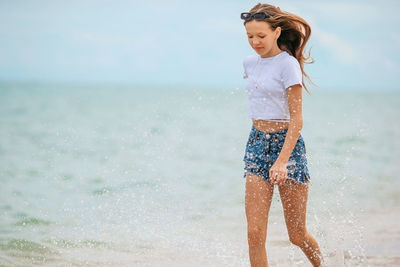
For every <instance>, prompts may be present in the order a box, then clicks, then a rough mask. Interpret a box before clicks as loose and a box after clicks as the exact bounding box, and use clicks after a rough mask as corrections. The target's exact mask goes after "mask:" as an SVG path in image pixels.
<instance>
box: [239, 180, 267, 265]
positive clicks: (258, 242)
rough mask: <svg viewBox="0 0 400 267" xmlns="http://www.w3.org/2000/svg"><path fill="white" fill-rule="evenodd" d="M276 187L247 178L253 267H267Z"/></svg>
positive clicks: (247, 211)
mask: <svg viewBox="0 0 400 267" xmlns="http://www.w3.org/2000/svg"><path fill="white" fill-rule="evenodd" d="M273 191H274V185H273V184H271V183H270V182H268V181H266V180H264V179H263V178H262V177H260V176H257V175H252V174H247V176H246V194H245V207H246V217H247V238H248V244H249V256H250V264H251V266H252V267H267V266H268V260H267V253H266V248H265V242H266V237H267V224H268V213H269V208H270V206H271V199H272V195H273Z"/></svg>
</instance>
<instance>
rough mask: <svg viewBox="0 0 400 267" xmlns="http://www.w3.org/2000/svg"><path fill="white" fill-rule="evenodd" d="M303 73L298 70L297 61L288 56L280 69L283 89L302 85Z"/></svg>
mask: <svg viewBox="0 0 400 267" xmlns="http://www.w3.org/2000/svg"><path fill="white" fill-rule="evenodd" d="M302 81H303V73H302V71H301V68H300V64H299V62H298V61H297V59H296V58H295V57H293V56H290V57H289V58H288V60H287V61H286V62H285V64H284V66H283V69H282V82H283V85H284V86H285V89H286V88H288V87H289V86H291V85H295V84H300V85H302Z"/></svg>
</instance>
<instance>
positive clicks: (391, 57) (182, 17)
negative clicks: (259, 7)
mask: <svg viewBox="0 0 400 267" xmlns="http://www.w3.org/2000/svg"><path fill="white" fill-rule="evenodd" d="M256 3H258V1H239V0H236V1H234V0H229V1H207V0H204V1H189V0H187V1H180V0H164V1H162V0H153V1H128V0H124V1H122V0H96V1H94V0H80V1H75V0H70V1H58V0H48V1H41V0H37V1H33V0H31V1H28V0H26V1H21V0H9V1H7V0H1V1H0V81H43V82H77V83H104V82H107V83H128V84H147V85H149V84H150V85H151V84H154V85H181V86H213V87H224V88H225V87H226V88H237V87H242V86H243V84H244V80H243V78H242V72H243V70H242V68H243V67H242V61H243V58H244V57H245V56H247V55H249V54H255V52H254V51H253V50H252V49H251V47H250V46H249V44H248V42H247V37H246V32H245V29H244V26H243V23H242V21H241V20H240V15H239V14H240V12H243V11H248V10H249V9H250V8H251V7H252V6H253V5H255V4H256ZM269 3H270V4H274V5H278V6H279V7H281V9H283V10H286V11H289V12H292V13H295V14H298V15H300V16H302V17H303V18H304V19H306V20H307V21H308V22H309V23H310V25H311V27H312V36H311V39H310V41H309V43H308V46H307V50H308V49H310V48H311V55H312V57H313V58H314V60H315V63H314V64H312V65H306V71H307V72H308V73H309V75H310V76H311V78H312V79H313V81H314V82H315V83H317V84H318V85H319V86H320V87H321V88H324V89H327V90H400V86H399V85H398V82H397V81H395V79H396V78H397V77H399V76H400V53H399V48H400V30H399V25H400V15H399V12H400V1H396V0H393V1H369V0H364V1H361V0H359V1H354V0H353V1H352V0H349V1H323V0H322V1H321V0H303V1H270V2H269ZM311 88H312V87H311Z"/></svg>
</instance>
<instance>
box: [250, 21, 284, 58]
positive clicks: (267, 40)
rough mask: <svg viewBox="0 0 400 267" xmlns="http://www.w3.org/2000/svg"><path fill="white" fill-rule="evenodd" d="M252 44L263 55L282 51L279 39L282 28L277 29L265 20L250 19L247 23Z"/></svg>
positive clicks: (267, 55) (268, 55)
mask: <svg viewBox="0 0 400 267" xmlns="http://www.w3.org/2000/svg"><path fill="white" fill-rule="evenodd" d="M245 28H246V32H247V38H248V40H249V44H250V46H251V47H252V48H253V49H254V50H255V51H256V52H257V53H258V54H259V55H260V56H261V57H270V56H273V55H275V54H276V53H278V52H279V51H280V49H279V47H278V44H277V41H276V40H278V38H279V35H280V33H281V28H280V27H277V28H276V29H275V31H273V30H272V29H271V27H270V26H269V24H268V23H267V22H265V21H257V20H254V19H253V20H250V21H249V22H247V23H246V25H245Z"/></svg>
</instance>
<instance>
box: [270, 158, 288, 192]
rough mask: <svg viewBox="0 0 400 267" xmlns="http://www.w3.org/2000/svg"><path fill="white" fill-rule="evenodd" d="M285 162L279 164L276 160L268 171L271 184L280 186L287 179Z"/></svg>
mask: <svg viewBox="0 0 400 267" xmlns="http://www.w3.org/2000/svg"><path fill="white" fill-rule="evenodd" d="M286 165H287V162H281V161H278V160H276V161H275V163H274V165H272V167H271V168H270V169H269V177H270V178H271V182H272V184H276V185H278V186H279V185H281V184H283V183H284V182H285V180H286V179H287V169H286Z"/></svg>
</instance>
